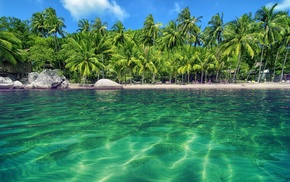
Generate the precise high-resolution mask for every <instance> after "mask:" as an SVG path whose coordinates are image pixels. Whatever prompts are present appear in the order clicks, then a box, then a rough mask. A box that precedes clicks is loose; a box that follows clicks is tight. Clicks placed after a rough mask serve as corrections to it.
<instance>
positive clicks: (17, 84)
mask: <svg viewBox="0 0 290 182" xmlns="http://www.w3.org/2000/svg"><path fill="white" fill-rule="evenodd" d="M12 88H13V89H23V88H24V85H23V84H22V83H21V82H20V81H15V82H13V86H12Z"/></svg>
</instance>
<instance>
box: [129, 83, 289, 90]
mask: <svg viewBox="0 0 290 182" xmlns="http://www.w3.org/2000/svg"><path fill="white" fill-rule="evenodd" d="M123 87H124V89H290V83H270V82H269V83H237V84H220V83H218V84H214V83H213V84H185V85H178V84H154V85H152V84H142V85H141V84H131V85H128V84H127V85H123Z"/></svg>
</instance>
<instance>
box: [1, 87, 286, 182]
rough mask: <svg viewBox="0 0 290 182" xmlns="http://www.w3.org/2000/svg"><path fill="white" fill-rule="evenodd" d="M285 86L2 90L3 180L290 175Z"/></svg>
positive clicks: (216, 178)
mask: <svg viewBox="0 0 290 182" xmlns="http://www.w3.org/2000/svg"><path fill="white" fill-rule="evenodd" d="M289 103H290V92H289V91H288V90H269V91H267V90H190V89H189V90H121V91H96V90H33V91H32V90H23V91H12V92H0V179H1V181H44V180H45V181H108V182H109V181H138V182H140V181H152V182H153V181H154V182H156V181H157V182H158V181H160V182H161V181H162V182H163V181H164V182H165V181H166V182H167V181H279V182H280V181H290V155H289V152H290V104H289Z"/></svg>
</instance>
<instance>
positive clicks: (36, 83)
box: [25, 69, 69, 89]
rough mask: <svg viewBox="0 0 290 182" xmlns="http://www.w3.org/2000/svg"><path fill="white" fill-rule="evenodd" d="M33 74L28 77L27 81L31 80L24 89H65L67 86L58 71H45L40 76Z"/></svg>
mask: <svg viewBox="0 0 290 182" xmlns="http://www.w3.org/2000/svg"><path fill="white" fill-rule="evenodd" d="M36 76H37V74H35V73H33V74H31V75H30V76H28V80H29V81H30V80H33V81H32V82H29V84H28V85H27V86H26V87H25V88H34V89H51V88H52V89H66V88H68V86H69V83H68V81H67V80H66V78H65V76H60V75H59V74H58V70H50V69H46V70H44V71H42V72H41V73H40V74H38V76H37V78H36ZM35 78H36V79H35Z"/></svg>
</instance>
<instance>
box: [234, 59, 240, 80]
mask: <svg viewBox="0 0 290 182" xmlns="http://www.w3.org/2000/svg"><path fill="white" fill-rule="evenodd" d="M240 62H241V53H240V54H239V57H238V63H237V66H236V69H235V73H234V76H233V83H236V76H237V72H238V70H239V68H240Z"/></svg>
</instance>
